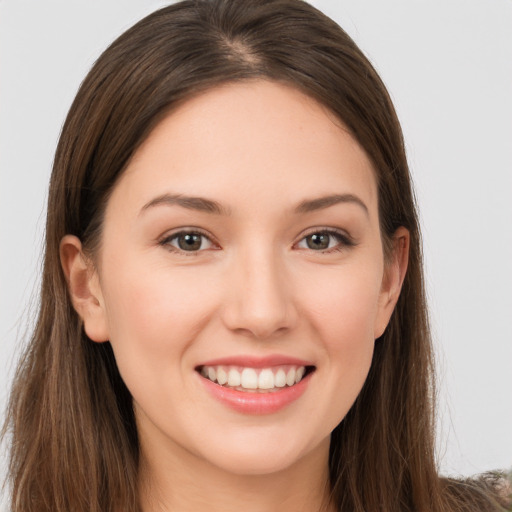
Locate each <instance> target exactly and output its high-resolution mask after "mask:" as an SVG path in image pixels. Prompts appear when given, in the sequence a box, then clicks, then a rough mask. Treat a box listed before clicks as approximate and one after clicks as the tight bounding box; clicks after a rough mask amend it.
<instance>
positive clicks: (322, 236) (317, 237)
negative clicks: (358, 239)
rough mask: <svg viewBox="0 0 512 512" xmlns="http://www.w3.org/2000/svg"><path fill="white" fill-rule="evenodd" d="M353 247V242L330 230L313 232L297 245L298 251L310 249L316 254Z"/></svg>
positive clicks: (341, 233) (342, 234)
mask: <svg viewBox="0 0 512 512" xmlns="http://www.w3.org/2000/svg"><path fill="white" fill-rule="evenodd" d="M353 245H354V242H353V240H352V239H351V238H350V237H349V236H348V235H346V234H345V233H343V232H338V231H335V230H332V229H326V230H321V231H314V232H312V233H310V234H309V235H306V236H305V237H304V238H303V239H302V240H300V242H299V243H298V244H297V247H298V248H299V249H310V250H313V251H316V252H329V253H330V252H334V251H341V250H343V249H346V248H348V247H352V246H353Z"/></svg>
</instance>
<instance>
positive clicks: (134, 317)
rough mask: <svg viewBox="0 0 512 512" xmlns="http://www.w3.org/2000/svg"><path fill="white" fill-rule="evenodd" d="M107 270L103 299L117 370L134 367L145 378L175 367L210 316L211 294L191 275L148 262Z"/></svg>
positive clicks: (126, 261)
mask: <svg viewBox="0 0 512 512" xmlns="http://www.w3.org/2000/svg"><path fill="white" fill-rule="evenodd" d="M141 269H143V270H141ZM105 270H106V269H105ZM109 270H110V271H109V272H108V273H107V272H106V271H105V275H106V278H105V283H104V289H105V290H106V292H105V293H104V296H105V303H106V310H107V320H108V327H109V333H110V341H111V344H112V346H113V348H114V352H115V354H116V359H117V361H118V365H119V367H120V369H121V368H122V367H124V366H126V367H128V365H135V366H136V367H138V368H139V369H140V371H144V370H145V371H147V372H148V373H149V372H150V371H151V369H155V368H158V367H162V368H165V367H168V366H169V365H172V364H174V365H176V364H178V363H179V362H180V360H181V359H180V357H179V356H180V355H181V354H182V353H183V352H184V351H185V350H186V348H187V347H188V345H189V344H191V343H192V341H193V340H194V338H195V336H196V335H197V333H198V332H199V331H201V329H202V328H203V325H204V323H205V322H206V321H207V319H208V317H209V314H210V312H211V311H212V308H213V302H214V297H213V292H212V290H210V289H209V287H208V286H206V284H202V283H204V280H201V279H197V278H192V279H191V274H190V272H188V273H187V272H180V271H173V272H172V273H171V272H170V271H169V269H168V268H164V267H162V266H160V267H158V266H149V267H148V265H147V262H146V265H138V264H137V262H135V261H134V262H130V261H128V260H125V261H124V262H123V263H122V264H118V265H117V266H111V267H110V269H109Z"/></svg>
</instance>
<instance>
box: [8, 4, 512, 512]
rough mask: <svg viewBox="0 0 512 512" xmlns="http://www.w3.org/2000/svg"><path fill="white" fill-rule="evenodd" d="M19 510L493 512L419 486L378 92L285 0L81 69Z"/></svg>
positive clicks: (205, 11)
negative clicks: (87, 71) (87, 70)
mask: <svg viewBox="0 0 512 512" xmlns="http://www.w3.org/2000/svg"><path fill="white" fill-rule="evenodd" d="M46 236H47V238H46V256H45V267H44V273H43V284H42V308H41V311H40V315H39V321H38V324H37V327H36V330H35V333H34V336H33V340H32V344H31V347H30V349H29V351H28V352H27V355H26V356H25V358H24V360H23V362H22V364H21V366H20V371H19V373H18V377H17V379H16V382H15V387H14V390H13V394H12V398H11V405H10V417H9V421H10V428H11V429H12V432H13V448H12V452H11V467H10V470H11V478H12V484H13V503H12V509H13V510H14V511H29V510H38V511H43V510H48V511H50V510H51V511H64V510H66V511H69V510H77V511H81V510H84V511H85V510H88V511H91V510H94V511H104V510H114V511H120V510H125V511H130V510H144V511H151V510H198V509H199V508H200V507H201V508H202V507H204V506H208V507H209V508H211V509H213V510H231V509H234V508H235V507H236V508H240V507H242V506H243V507H244V509H249V510H251V507H252V509H253V510H274V509H277V508H278V507H279V509H280V510H281V509H285V510H287V509H290V510H301V509H302V510H329V511H330V510H360V511H362V510H439V511H444V510H500V505H499V503H498V501H499V500H500V499H501V501H502V506H503V507H504V506H505V505H506V504H505V502H504V498H500V497H499V496H498V495H497V494H496V495H495V493H494V491H493V490H492V489H491V485H490V484H489V485H488V484H485V483H479V484H477V483H471V482H466V483H456V482H452V481H448V480H442V479H440V478H439V476H438V475H437V473H436V469H435V464H434V454H433V417H432V397H433V382H432V354H431V347H430V341H429V332H428V322H427V314H426V306H425V299H424V291H423V280H422V270H421V254H420V238H419V230H418V223H417V217H416V211H415V206H414V201H413V195H412V190H411V185H410V180H409V174H408V169H407V163H406V159H405V154H404V149H403V143H402V138H401V132H400V127H399V124H398V121H397V118H396V115H395V113H394V110H393V107H392V105H391V102H390V100H389V97H388V95H387V93H386V91H385V89H384V86H383V85H382V83H381V81H380V79H379V78H378V76H377V75H376V73H375V71H374V70H373V68H372V67H371V65H370V64H369V63H368V61H367V60H366V59H365V58H364V56H363V55H362V54H361V52H360V51H359V50H358V49H357V47H356V46H355V45H354V43H353V42H352V41H351V40H350V39H349V38H348V36H347V35H346V34H345V33H344V32H342V31H341V29H340V28H339V27H338V26H337V25H336V24H335V23H334V22H332V21H331V20H329V19H328V18H326V17H325V16H323V15H322V14H320V13H319V12H318V11H316V10H315V9H313V8H312V7H310V6H309V5H307V4H305V3H302V2H297V1H295V0H275V1H273V0H271V1H268V2H261V1H256V0H252V1H245V0H244V1H243V2H232V1H198V2H184V3H179V4H176V5H174V6H171V7H168V8H165V9H163V10H161V11H158V12H156V13H154V14H153V15H151V16H149V17H147V18H145V19H144V20H142V21H141V22H139V23H138V24H137V25H136V26H135V27H133V28H132V29H130V30H129V31H127V32H126V33H125V34H124V35H122V36H121V37H120V38H119V39H118V40H117V41H115V42H114V43H113V44H112V46H111V47H110V48H109V49H108V50H107V51H106V52H105V53H104V54H103V55H102V56H101V57H100V59H99V60H98V61H97V63H96V64H95V66H94V67H93V69H92V70H91V72H90V74H89V75H88V77H87V78H86V80H85V81H84V83H83V84H82V86H81V88H80V91H79V92H78V94H77V97H76V99H75V102H74V103H73V105H72V107H71V110H70V113H69V115H68V118H67V120H66V123H65V126H64V128H63V132H62V136H61V139H60V142H59V146H58V149H57V154H56V158H55V165H54V171H53V175H52V181H51V186H50V195H49V206H48V219H47V230H46Z"/></svg>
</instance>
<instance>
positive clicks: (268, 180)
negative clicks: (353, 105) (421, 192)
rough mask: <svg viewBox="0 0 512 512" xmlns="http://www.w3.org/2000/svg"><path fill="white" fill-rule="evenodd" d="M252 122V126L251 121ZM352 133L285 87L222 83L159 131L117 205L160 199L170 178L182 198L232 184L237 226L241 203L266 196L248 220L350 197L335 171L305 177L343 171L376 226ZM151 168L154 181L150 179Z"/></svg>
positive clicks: (137, 158)
mask: <svg viewBox="0 0 512 512" xmlns="http://www.w3.org/2000/svg"><path fill="white" fill-rule="evenodd" d="M263 105H264V106H263ZM283 111H286V116H285V117H284V116H283V114H282V113H283ZM205 119H206V120H207V121H205ZM247 119H250V120H251V122H250V123H245V122H244V121H245V120H247ZM326 119H329V120H330V122H328V123H326ZM270 126H272V128H273V129H272V130H269V129H268V128H269V127H270ZM277 131H279V135H278V136H277V137H276V132H277ZM340 134H343V137H340ZM347 134H348V131H347V130H346V128H345V127H344V126H343V124H342V123H341V122H340V121H339V120H338V119H336V118H335V116H334V115H333V114H332V113H331V112H330V111H328V110H327V109H326V108H324V107H323V106H322V105H319V104H318V103H317V102H316V101H315V100H313V99H312V98H309V97H308V96H306V95H304V94H303V93H301V92H299V91H298V90H296V89H293V88H292V87H289V86H287V85H282V84H278V83H274V82H268V81H248V82H243V83H238V84H227V85H223V86H221V87H217V88H215V89H213V90H210V91H208V92H206V93H204V94H201V95H200V96H198V97H195V98H193V99H191V100H189V101H188V102H186V103H184V104H183V105H182V106H180V107H179V108H178V109H177V110H176V111H174V112H172V114H171V115H169V116H168V117H167V118H165V119H164V120H163V121H162V122H161V123H160V124H159V125H158V126H157V127H156V128H155V130H154V131H153V132H152V133H151V136H150V138H149V139H148V140H146V142H145V143H143V144H142V146H141V147H140V148H139V150H138V151H137V152H136V154H135V155H134V157H133V159H132V160H131V162H130V164H129V165H128V168H127V169H126V171H125V173H124V175H123V176H122V177H121V179H120V180H119V182H118V184H117V186H116V190H115V191H114V194H113V198H112V202H114V201H115V197H116V195H117V194H121V193H122V195H123V198H124V199H125V200H124V201H123V203H124V204H125V205H126V206H128V205H129V204H130V205H131V201H126V198H127V197H131V196H127V194H129V195H130V194H134V198H135V196H136V197H137V201H138V202H139V204H140V207H142V206H143V204H145V203H146V201H149V200H150V199H152V198H153V197H154V195H155V193H157V192H158V193H162V192H165V191H166V190H167V189H168V177H169V175H172V176H173V182H174V183H179V188H180V190H179V193H182V194H192V195H194V196H206V197H210V196H215V193H214V192H215V190H216V189H219V190H225V186H226V185H228V186H229V190H231V191H232V192H233V195H232V196H231V197H229V198H228V199H229V202H230V203H233V204H232V206H233V207H234V208H233V211H232V213H233V216H234V218H235V219H239V220H242V218H241V217H242V216H243V211H242V209H240V210H239V209H237V208H236V204H240V205H248V204H250V202H251V200H253V201H254V199H255V198H258V197H259V196H260V195H264V196H265V198H266V199H268V202H266V204H265V205H264V206H263V205H262V204H261V202H260V201H259V200H258V203H257V204H254V205H252V207H251V208H250V209H247V212H248V213H250V217H248V218H247V220H248V221H250V220H251V219H256V218H260V219H261V217H259V215H258V213H263V212H265V213H267V214H269V216H270V215H271V214H272V213H277V214H278V215H281V214H282V212H284V211H287V210H291V208H292V206H295V203H296V202H298V201H299V200H302V199H305V198H309V197H310V196H311V193H312V191H314V193H315V195H323V194H325V195H328V194H331V193H332V192H333V190H336V191H337V192H339V193H341V192H344V191H343V190H340V189H339V187H338V185H339V183H338V182H337V181H338V180H337V178H338V177H337V176H336V173H332V176H333V178H331V179H329V176H328V174H329V173H325V174H324V175H322V181H321V183H319V182H318V180H317V176H318V175H317V174H316V173H315V172H309V173H308V172H301V171H302V170H305V171H314V170H315V169H326V170H336V169H339V170H342V171H343V176H344V177H345V178H349V181H351V182H352V183H353V185H354V186H355V188H357V189H359V194H360V196H361V199H363V200H364V202H365V204H366V205H367V206H368V209H369V216H370V221H371V222H373V221H375V219H376V218H377V217H378V209H377V187H376V183H375V177H374V171H373V169H372V165H371V163H370V161H369V159H368V158H367V157H366V155H365V153H364V152H363V151H362V149H361V148H360V146H359V145H358V144H357V143H355V140H354V139H353V138H352V137H351V136H348V137H347ZM199 143H200V146H201V150H200V151H197V146H198V144H199ZM141 161H142V162H143V166H144V170H143V172H140V171H141V170H142V169H140V167H141V166H140V165H139V162H141ZM164 162H165V164H164V165H162V164H163V163H164ZM184 164H185V165H184ZM233 165H235V166H236V167H237V168H239V170H240V172H239V174H238V175H235V176H233V174H231V173H229V172H227V171H228V170H230V169H229V168H230V167H232V166H233ZM290 166H293V167H295V168H296V170H297V174H296V179H291V178H290V173H289V172H288V170H289V168H290ZM149 167H150V168H151V173H152V174H151V180H150V181H149V180H146V179H145V176H144V173H146V172H147V169H148V168H149ZM361 169H365V170H367V171H368V172H361ZM281 170H282V171H283V172H281ZM138 171H139V172H138ZM266 171H268V172H266ZM198 176H200V183H198V180H197V177H198ZM340 176H341V174H340ZM128 178H129V179H128ZM169 192H174V191H172V190H169ZM345 192H348V191H345ZM120 206H121V207H122V205H120ZM125 213H126V214H127V215H130V212H128V211H126V212H125ZM133 213H134V212H131V214H133ZM107 214H108V213H107Z"/></svg>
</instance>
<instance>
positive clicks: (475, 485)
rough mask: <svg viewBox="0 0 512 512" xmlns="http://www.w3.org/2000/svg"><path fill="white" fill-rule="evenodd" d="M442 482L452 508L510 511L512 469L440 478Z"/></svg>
mask: <svg viewBox="0 0 512 512" xmlns="http://www.w3.org/2000/svg"><path fill="white" fill-rule="evenodd" d="M442 483H443V487H444V489H445V492H446V495H447V497H448V501H450V502H452V503H453V505H454V508H453V509H454V510H460V511H464V512H466V511H467V512H472V511H474V512H477V511H478V512H509V511H512V471H511V472H508V473H507V472H503V471H489V472H487V473H483V474H481V475H478V476H476V477H472V478H442Z"/></svg>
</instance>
